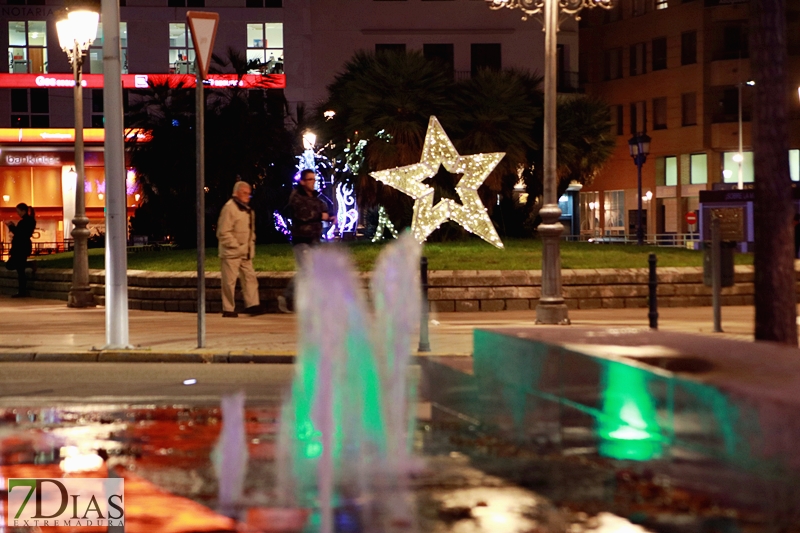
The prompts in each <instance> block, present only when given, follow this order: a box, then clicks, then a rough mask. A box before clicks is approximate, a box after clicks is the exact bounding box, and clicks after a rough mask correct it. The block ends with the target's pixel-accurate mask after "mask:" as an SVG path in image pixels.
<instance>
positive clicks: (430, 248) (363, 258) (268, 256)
mask: <svg viewBox="0 0 800 533" xmlns="http://www.w3.org/2000/svg"><path fill="white" fill-rule="evenodd" d="M505 245H506V248H505V249H504V250H498V249H496V248H494V247H493V246H490V245H489V244H486V243H484V242H483V241H480V240H477V239H475V240H470V241H463V242H448V243H430V244H426V245H425V254H426V255H427V257H428V267H429V268H430V269H431V270H538V269H540V268H541V266H542V244H541V242H540V241H538V240H527V239H525V240H523V239H517V240H515V239H507V240H505ZM338 246H342V247H344V248H347V249H349V250H350V252H351V254H352V256H353V259H354V261H355V263H356V265H357V267H358V268H359V269H360V270H371V269H372V267H373V265H374V264H375V258H376V257H377V255H378V253H379V252H380V249H381V246H380V245H377V244H370V243H363V242H359V243H348V244H340V245H338ZM651 252H653V253H655V254H656V255H657V256H658V265H659V266H664V267H674V266H702V264H703V254H702V252H695V251H692V250H686V249H681V248H657V247H655V246H642V247H639V246H635V245H613V244H590V243H573V242H562V243H561V265H562V266H563V267H564V268H647V256H648V254H650V253H651ZM39 261H40V263H39V265H40V266H41V267H42V268H72V253H71V252H70V253H64V254H56V255H49V256H42V257H40V258H39ZM103 261H104V258H103V250H102V249H93V250H89V268H99V269H102V268H104V264H103ZM735 261H736V264H740V265H741V264H745V265H750V264H752V263H753V256H752V255H751V254H736V255H735ZM254 264H255V268H256V270H258V271H287V270H294V258H293V256H292V249H291V246H290V245H288V244H264V245H259V246H258V247H257V251H256V257H255V260H254ZM128 268H129V269H131V270H157V271H176V270H195V269H196V252H195V250H168V251H166V250H165V251H161V252H152V251H151V252H136V253H129V254H128ZM206 269H207V270H219V258H218V257H217V250H216V248H209V249H208V250H206Z"/></svg>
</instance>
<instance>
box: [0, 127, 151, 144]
mask: <svg viewBox="0 0 800 533" xmlns="http://www.w3.org/2000/svg"><path fill="white" fill-rule="evenodd" d="M83 140H84V142H86V143H102V142H103V141H104V140H105V130H104V129H103V128H84V130H83ZM125 140H126V141H132V140H136V141H145V142H146V141H149V140H150V133H149V132H148V131H146V130H142V129H129V130H125ZM74 142H75V130H73V129H72V128H0V143H3V144H11V143H13V144H19V143H23V144H50V143H59V144H68V143H74Z"/></svg>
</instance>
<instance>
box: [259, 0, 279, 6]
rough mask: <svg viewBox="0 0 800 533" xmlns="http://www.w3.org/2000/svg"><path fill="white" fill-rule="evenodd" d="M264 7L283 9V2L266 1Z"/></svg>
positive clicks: (276, 0) (277, 0) (275, 0)
mask: <svg viewBox="0 0 800 533" xmlns="http://www.w3.org/2000/svg"><path fill="white" fill-rule="evenodd" d="M264 7H283V0H264Z"/></svg>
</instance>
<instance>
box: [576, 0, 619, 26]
mask: <svg viewBox="0 0 800 533" xmlns="http://www.w3.org/2000/svg"><path fill="white" fill-rule="evenodd" d="M621 5H622V2H615V3H614V6H613V7H612V8H611V9H608V10H606V11H605V12H604V13H603V23H604V24H608V23H610V22H616V21H618V20H622V8H621V7H620V6H621ZM581 19H582V18H581Z"/></svg>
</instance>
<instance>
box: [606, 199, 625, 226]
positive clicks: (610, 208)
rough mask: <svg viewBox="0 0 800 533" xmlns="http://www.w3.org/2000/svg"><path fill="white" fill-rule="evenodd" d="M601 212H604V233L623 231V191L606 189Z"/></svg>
mask: <svg viewBox="0 0 800 533" xmlns="http://www.w3.org/2000/svg"><path fill="white" fill-rule="evenodd" d="M603 196H604V199H603V200H604V205H603V212H604V213H605V229H606V233H613V234H621V233H624V232H625V191H606V192H605V193H604V194H603Z"/></svg>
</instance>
